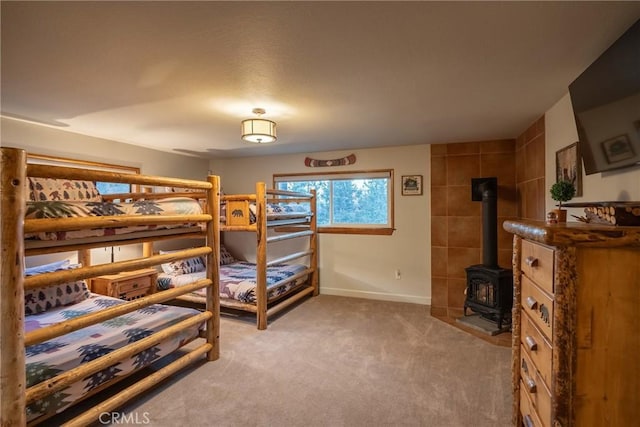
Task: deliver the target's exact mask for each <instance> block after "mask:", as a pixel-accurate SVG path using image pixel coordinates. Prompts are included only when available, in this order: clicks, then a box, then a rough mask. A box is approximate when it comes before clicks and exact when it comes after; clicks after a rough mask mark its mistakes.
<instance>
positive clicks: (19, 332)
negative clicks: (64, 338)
mask: <svg viewBox="0 0 640 427" xmlns="http://www.w3.org/2000/svg"><path fill="white" fill-rule="evenodd" d="M1 150H2V160H1V163H0V170H1V174H2V178H1V179H2V181H1V183H0V198H1V199H2V200H1V204H0V218H1V219H2V228H1V230H0V233H1V235H0V240H1V242H2V263H1V267H0V268H1V271H0V275H1V276H2V282H1V283H0V426H2V427H5V426H7V427H9V426H22V425H25V424H26V412H25V387H26V381H27V378H26V371H25V369H24V366H25V348H24V287H23V282H24V260H23V259H22V254H23V253H24V238H23V234H22V226H21V222H22V221H23V220H24V215H25V209H26V200H25V199H26V193H27V191H26V167H25V164H26V156H27V155H26V153H25V151H24V150H19V149H15V148H2V149H1Z"/></svg>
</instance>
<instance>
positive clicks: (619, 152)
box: [602, 135, 636, 163]
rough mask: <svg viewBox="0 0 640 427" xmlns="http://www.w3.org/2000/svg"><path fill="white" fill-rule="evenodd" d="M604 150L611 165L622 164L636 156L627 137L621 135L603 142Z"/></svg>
mask: <svg viewBox="0 0 640 427" xmlns="http://www.w3.org/2000/svg"><path fill="white" fill-rule="evenodd" d="M602 150H603V151H604V156H605V157H606V159H607V162H609V163H615V162H621V161H622V160H627V159H630V158H632V157H634V156H635V155H636V154H635V153H634V152H633V147H632V146H631V142H630V141H629V137H628V136H627V135H620V136H616V137H615V138H611V139H607V140H606V141H603V142H602Z"/></svg>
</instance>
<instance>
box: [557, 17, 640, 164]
mask: <svg viewBox="0 0 640 427" xmlns="http://www.w3.org/2000/svg"><path fill="white" fill-rule="evenodd" d="M569 94H570V96H571V103H572V105H573V113H574V115H575V119H576V126H577V128H578V138H579V140H580V141H579V142H580V144H579V145H580V151H581V153H582V159H583V162H584V169H585V173H586V174H587V175H590V174H594V173H598V172H604V171H608V170H612V169H619V168H624V167H630V166H634V165H640V20H638V21H636V23H635V24H633V25H632V26H631V27H630V28H629V29H628V30H627V31H626V32H625V33H624V34H623V35H622V36H620V38H619V39H618V40H616V41H615V42H614V43H613V44H612V45H611V46H610V47H609V48H608V49H607V50H606V51H605V52H604V53H603V54H602V55H601V56H600V57H599V58H598V59H597V60H596V61H595V62H594V63H593V64H591V65H590V66H589V67H588V68H587V69H586V70H585V71H584V72H583V73H582V74H580V76H578V78H577V79H575V81H574V82H573V83H571V84H570V85H569Z"/></svg>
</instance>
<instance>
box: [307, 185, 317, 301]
mask: <svg viewBox="0 0 640 427" xmlns="http://www.w3.org/2000/svg"><path fill="white" fill-rule="evenodd" d="M310 203H311V206H309V207H310V208H311V212H313V215H311V222H310V223H309V228H310V229H311V231H312V232H313V234H312V235H311V237H310V241H309V247H310V248H311V250H312V251H313V253H312V254H311V260H310V264H309V266H310V267H311V268H312V269H313V271H312V273H311V287H312V288H313V296H314V297H315V296H318V294H319V293H320V287H319V286H318V284H319V279H320V278H319V276H318V274H319V273H318V215H317V212H316V190H315V189H311V199H310Z"/></svg>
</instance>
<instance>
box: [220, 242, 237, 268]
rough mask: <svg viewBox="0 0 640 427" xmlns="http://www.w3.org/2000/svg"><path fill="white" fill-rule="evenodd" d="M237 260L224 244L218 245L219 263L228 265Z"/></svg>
mask: <svg viewBox="0 0 640 427" xmlns="http://www.w3.org/2000/svg"><path fill="white" fill-rule="evenodd" d="M236 261H238V260H237V259H235V257H234V256H233V255H231V252H229V250H227V248H226V247H225V246H224V245H220V265H229V264H233V263H234V262H236Z"/></svg>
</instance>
